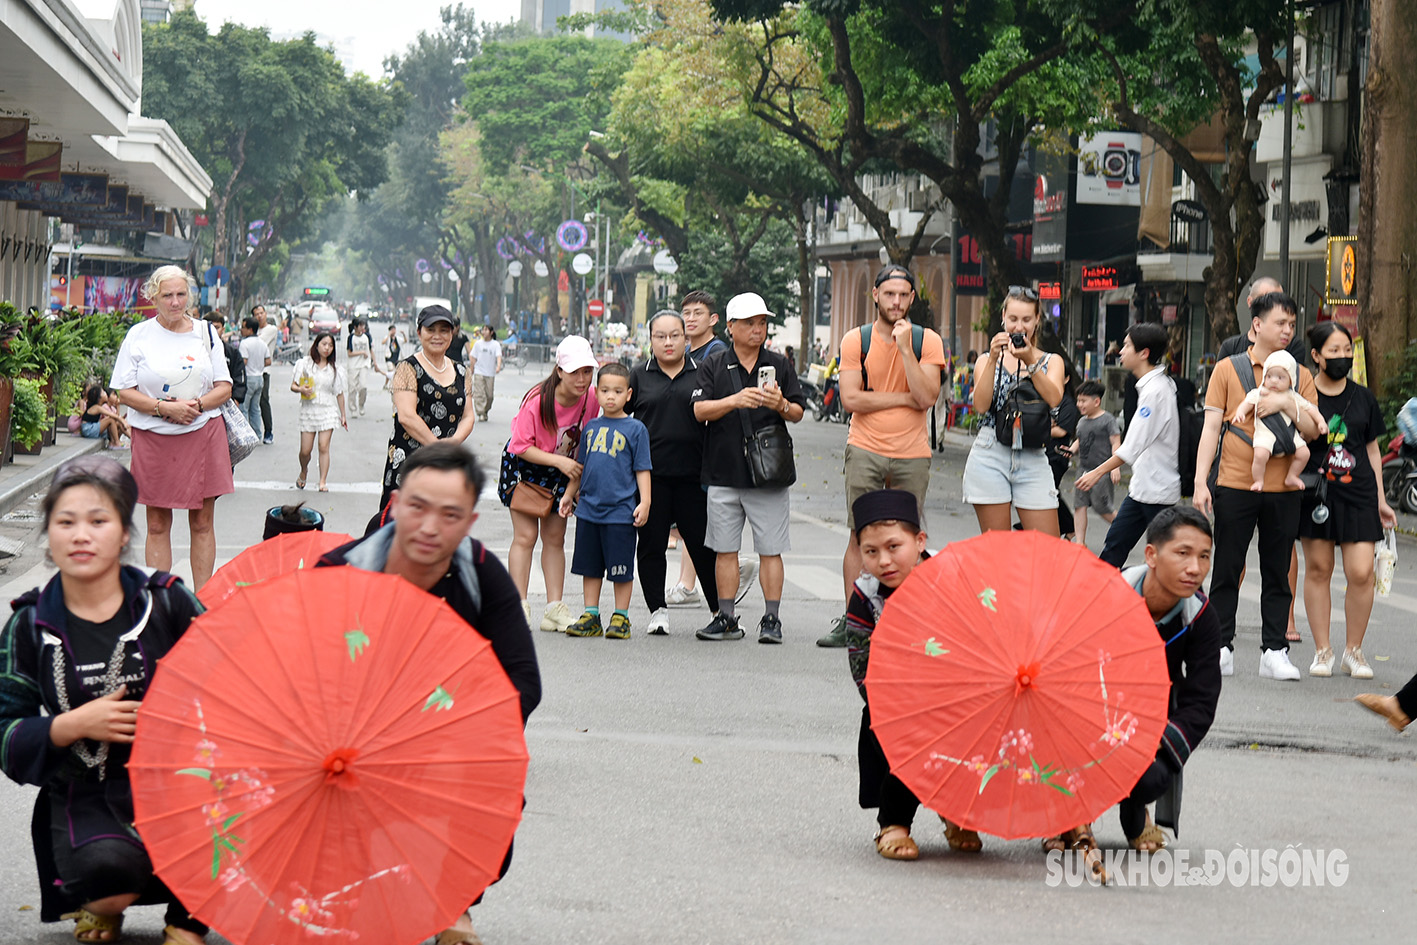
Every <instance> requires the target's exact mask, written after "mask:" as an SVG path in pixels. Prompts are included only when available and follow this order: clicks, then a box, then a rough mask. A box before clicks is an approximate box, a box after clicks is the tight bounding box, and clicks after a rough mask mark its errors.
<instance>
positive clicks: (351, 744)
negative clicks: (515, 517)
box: [128, 567, 527, 945]
mask: <svg viewBox="0 0 1417 945" xmlns="http://www.w3.org/2000/svg"><path fill="white" fill-rule="evenodd" d="M526 766H527V753H526V743H525V741H524V739H523V737H522V718H521V709H520V703H519V699H518V696H517V692H516V690H515V689H514V688H513V686H512V684H511V681H510V680H508V678H507V675H506V673H505V672H504V671H503V670H502V667H501V664H500V663H498V661H497V657H496V655H495V654H494V653H493V652H492V647H491V644H489V643H488V642H487V640H486V639H485V638H483V637H482V636H481V635H480V634H478V633H476V632H474V631H473V630H472V629H471V628H470V627H468V625H467V624H466V623H464V622H463V621H462V620H461V619H460V618H459V617H458V616H457V615H456V614H455V613H454V612H453V611H452V610H451V609H450V608H449V607H448V605H447V604H446V603H444V602H443V601H441V600H438V599H437V598H435V597H433V596H431V595H429V594H426V593H424V592H423V591H421V590H419V589H418V588H416V587H414V586H413V585H411V584H409V583H408V582H406V581H404V580H403V579H401V578H397V577H394V576H392V575H384V574H376V573H370V572H367V571H359V570H356V569H354V568H348V567H342V568H321V569H318V570H304V571H295V572H293V573H291V574H287V575H284V576H283V577H279V578H275V579H273V580H270V581H264V582H262V583H260V584H258V585H255V586H253V587H250V588H248V589H246V590H244V591H243V592H242V593H240V594H237V595H236V596H235V597H233V598H232V599H231V600H229V601H227V602H226V603H225V604H223V605H222V606H220V607H218V608H216V609H214V610H212V611H210V612H208V613H206V614H204V615H203V616H201V617H199V618H197V620H196V621H195V622H194V623H193V624H192V627H191V629H190V630H188V632H187V634H186V635H185V636H184V637H183V639H182V640H181V642H179V643H178V645H177V646H176V647H174V648H173V650H172V652H171V653H170V654H168V656H167V657H166V658H164V659H163V660H162V662H161V664H160V665H159V666H158V669H157V673H156V675H155V677H154V679H153V683H152V686H151V687H150V688H149V689H148V692H147V695H146V696H145V697H144V699H143V705H142V709H141V710H140V711H139V713H138V733H137V739H136V741H135V743H134V746H133V756H132V760H131V761H130V762H129V765H128V768H129V771H130V772H131V775H132V779H133V800H134V807H135V809H136V812H137V821H136V823H137V827H138V831H139V833H141V835H142V837H143V841H144V843H146V845H147V850H148V854H149V856H151V857H152V861H153V865H154V866H155V867H156V869H157V872H158V875H159V876H161V877H162V879H163V880H164V881H165V882H166V883H167V885H168V886H169V888H171V889H172V891H173V892H174V893H176V894H177V896H178V897H179V898H180V899H181V900H182V903H183V904H184V905H185V906H186V907H187V908H188V909H189V910H191V912H192V913H193V914H194V915H196V916H197V917H198V918H200V919H201V920H202V921H203V922H206V923H208V924H209V925H211V926H212V927H213V928H215V929H217V930H218V931H220V932H221V934H223V935H225V936H226V937H227V938H228V939H230V940H231V941H232V942H235V943H237V945H283V943H292V945H294V943H301V945H309V943H311V942H357V943H365V945H411V943H414V942H419V941H421V940H422V939H425V938H427V937H428V936H430V935H432V934H433V933H435V932H437V931H438V930H440V929H444V928H447V927H448V926H449V925H451V924H452V923H453V921H454V919H455V918H456V917H457V916H458V915H459V914H460V913H461V912H462V910H463V909H464V908H466V907H467V905H468V904H469V903H470V902H472V901H473V899H475V898H476V897H477V896H478V895H479V894H480V893H481V892H482V891H483V890H484V889H485V888H486V887H487V886H488V885H489V884H490V883H491V882H493V881H494V880H495V879H496V877H497V874H498V870H499V867H500V866H501V863H502V860H503V857H504V856H505V855H506V853H507V849H508V847H509V846H510V844H511V841H512V834H513V832H514V831H515V830H516V826H517V823H518V821H519V820H520V818H521V809H522V789H523V785H524V783H525V780H526Z"/></svg>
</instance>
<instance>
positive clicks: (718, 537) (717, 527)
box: [704, 486, 792, 557]
mask: <svg viewBox="0 0 1417 945" xmlns="http://www.w3.org/2000/svg"><path fill="white" fill-rule="evenodd" d="M791 511H792V506H791V499H790V497H789V495H788V491H787V488H786V487H783V488H781V489H735V488H734V487H732V486H709V487H708V529H707V532H706V533H705V535H704V544H705V545H707V546H708V547H710V548H712V549H713V550H714V551H717V552H719V553H721V554H728V553H737V551H738V549H739V548H741V547H742V546H743V523H744V522H745V521H746V522H747V523H748V524H749V525H751V526H753V551H754V552H755V553H756V554H757V555H759V556H760V557H761V556H767V557H771V556H773V555H780V554H782V553H783V552H785V551H790V550H791V548H792V542H791V540H790V538H789V536H788V527H787V524H788V519H789V517H790V515H791Z"/></svg>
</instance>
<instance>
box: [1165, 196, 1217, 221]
mask: <svg viewBox="0 0 1417 945" xmlns="http://www.w3.org/2000/svg"><path fill="white" fill-rule="evenodd" d="M1171 215H1172V216H1173V217H1175V218H1176V219H1177V220H1181V221H1184V222H1186V223H1204V222H1205V221H1206V220H1209V219H1210V214H1209V213H1208V212H1207V211H1206V209H1205V204H1203V203H1201V202H1200V201H1199V200H1177V201H1176V202H1175V203H1173V204H1171Z"/></svg>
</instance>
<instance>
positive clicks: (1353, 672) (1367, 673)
mask: <svg viewBox="0 0 1417 945" xmlns="http://www.w3.org/2000/svg"><path fill="white" fill-rule="evenodd" d="M1343 671H1344V672H1345V673H1347V674H1348V675H1350V676H1352V677H1353V678H1354V679H1372V678H1373V668H1372V667H1371V666H1369V665H1368V661H1367V660H1365V659H1363V648H1362V647H1361V646H1355V647H1353V648H1352V649H1348V650H1344V651H1343Z"/></svg>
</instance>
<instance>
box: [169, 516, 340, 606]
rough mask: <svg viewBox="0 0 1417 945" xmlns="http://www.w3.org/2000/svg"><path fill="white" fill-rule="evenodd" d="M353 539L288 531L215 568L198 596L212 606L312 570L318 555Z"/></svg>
mask: <svg viewBox="0 0 1417 945" xmlns="http://www.w3.org/2000/svg"><path fill="white" fill-rule="evenodd" d="M351 540H352V539H351V538H350V536H348V535H341V534H340V533H339V532H320V531H308V532H287V533H286V534H284V535H277V536H275V537H274V538H267V539H266V540H265V541H263V542H261V543H260V544H256V545H252V546H251V547H250V548H247V549H246V550H245V551H243V552H241V554H239V555H237V556H236V557H234V558H232V559H231V560H230V561H228V562H227V563H226V564H224V565H222V566H221V567H220V568H218V569H217V572H216V573H215V574H213V575H212V577H211V580H210V581H208V582H207V583H206V584H204V585H202V589H201V590H200V591H198V592H197V597H198V598H199V599H200V600H201V602H202V603H203V604H205V605H207V606H208V607H215V606H216V605H217V604H220V603H221V602H222V601H224V600H226V599H227V598H228V597H230V596H231V595H232V594H235V593H236V592H237V591H238V590H240V589H241V588H243V587H250V586H251V585H252V584H259V583H260V582H262V581H269V580H270V579H271V578H273V577H280V576H281V575H282V574H289V573H290V572H291V571H298V570H300V569H301V568H313V567H314V566H315V562H317V561H319V560H320V556H321V555H323V554H324V553H325V552H327V551H329V550H330V549H331V548H338V547H339V546H340V545H343V544H344V543H345V542H347V541H351Z"/></svg>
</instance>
